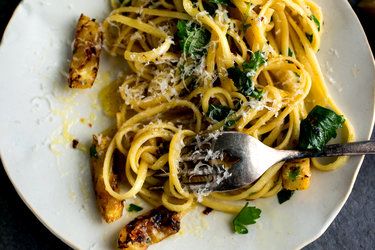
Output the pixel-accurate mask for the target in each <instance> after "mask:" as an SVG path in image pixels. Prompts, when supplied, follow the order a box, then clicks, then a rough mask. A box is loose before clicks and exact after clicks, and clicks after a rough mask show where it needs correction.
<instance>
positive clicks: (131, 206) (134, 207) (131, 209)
mask: <svg viewBox="0 0 375 250" xmlns="http://www.w3.org/2000/svg"><path fill="white" fill-rule="evenodd" d="M142 210H143V207H140V206H137V205H135V204H133V203H131V204H129V207H128V212H139V211H142Z"/></svg>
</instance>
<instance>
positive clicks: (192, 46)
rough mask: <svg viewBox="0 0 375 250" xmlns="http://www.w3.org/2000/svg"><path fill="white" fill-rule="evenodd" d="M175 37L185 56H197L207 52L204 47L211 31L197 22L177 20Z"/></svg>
mask: <svg viewBox="0 0 375 250" xmlns="http://www.w3.org/2000/svg"><path fill="white" fill-rule="evenodd" d="M177 37H178V39H179V41H180V47H181V49H182V52H183V53H184V54H185V55H186V56H190V57H192V58H198V57H201V56H203V55H204V54H205V53H206V52H207V50H206V48H205V47H206V45H207V44H208V43H209V42H210V38H211V33H210V32H209V31H208V30H206V29H205V28H203V27H202V26H200V25H199V24H196V23H193V22H188V21H184V20H179V21H178V22H177Z"/></svg>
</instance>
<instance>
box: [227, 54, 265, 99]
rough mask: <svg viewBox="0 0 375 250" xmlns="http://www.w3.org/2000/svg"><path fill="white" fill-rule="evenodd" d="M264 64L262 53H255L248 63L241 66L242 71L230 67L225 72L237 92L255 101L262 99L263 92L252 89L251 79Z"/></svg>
mask: <svg viewBox="0 0 375 250" xmlns="http://www.w3.org/2000/svg"><path fill="white" fill-rule="evenodd" d="M264 63H266V57H265V55H264V53H263V52H261V51H257V52H255V53H253V56H252V57H251V59H250V61H248V62H244V63H243V64H242V68H243V70H241V69H240V68H239V67H232V68H229V69H228V70H227V71H228V76H229V78H230V79H232V80H233V82H234V85H235V86H236V88H237V89H238V91H239V92H241V93H242V94H244V95H245V96H248V97H253V98H255V99H257V100H260V99H262V96H263V91H262V90H258V89H256V88H254V86H253V81H252V77H253V76H254V75H255V72H256V71H257V69H258V68H259V67H260V66H262V65H263V64H264Z"/></svg>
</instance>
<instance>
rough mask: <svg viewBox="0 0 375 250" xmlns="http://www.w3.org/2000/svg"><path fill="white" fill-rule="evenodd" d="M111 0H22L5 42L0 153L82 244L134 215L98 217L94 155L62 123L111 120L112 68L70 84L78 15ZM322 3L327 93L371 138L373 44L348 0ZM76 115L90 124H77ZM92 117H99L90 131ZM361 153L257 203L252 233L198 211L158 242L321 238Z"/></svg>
mask: <svg viewBox="0 0 375 250" xmlns="http://www.w3.org/2000/svg"><path fill="white" fill-rule="evenodd" d="M108 2H109V1H108V0H96V1H93V0H63V1H62V0H44V1H41V0H40V1H35V0H34V1H31V0H25V1H23V2H22V4H21V5H20V6H19V7H18V9H17V11H16V12H15V14H14V17H13V18H12V20H11V22H10V24H9V26H8V28H7V30H6V32H5V34H4V38H3V41H2V44H1V48H0V69H1V74H0V89H1V90H0V121H1V123H0V152H1V157H2V161H3V164H4V167H5V170H6V172H7V174H8V175H9V178H10V179H11V181H12V183H13V185H14V186H15V188H16V190H17V191H18V193H19V194H20V196H21V197H22V199H23V200H24V201H25V203H26V204H27V205H28V206H29V208H30V209H31V210H32V211H33V212H34V214H35V215H36V216H37V217H38V218H39V219H40V220H41V221H42V222H43V223H44V224H45V225H46V226H47V227H48V228H49V229H50V230H51V231H52V232H53V233H55V234H56V235H57V236H58V237H59V238H60V239H62V240H63V241H64V242H66V243H67V244H69V245H70V246H72V247H75V248H80V249H88V248H97V249H107V248H114V247H115V238H116V235H117V232H118V230H119V228H120V227H121V226H122V225H123V224H124V223H125V221H128V220H129V219H130V218H129V216H128V215H125V216H124V218H122V219H121V220H120V221H119V222H117V223H114V224H112V225H107V224H105V223H103V222H102V221H101V219H100V217H99V215H98V212H97V209H96V206H95V202H94V195H93V192H92V191H91V178H90V173H89V166H88V160H87V157H86V155H85V154H83V153H82V152H81V151H79V150H73V149H72V148H71V146H70V144H69V140H66V139H64V137H63V136H61V135H60V134H61V131H62V130H63V128H64V124H63V123H64V120H67V119H70V120H72V121H75V123H74V124H68V123H65V127H67V128H68V130H67V131H70V133H71V134H73V136H74V137H76V138H78V139H79V141H80V142H84V143H88V142H89V140H90V136H91V134H93V133H95V132H98V131H100V130H101V129H102V128H104V127H106V126H108V121H107V120H106V119H104V120H103V119H101V118H100V116H102V115H101V111H100V109H98V105H95V104H92V102H95V100H96V99H97V98H96V91H97V90H98V89H99V88H101V87H103V85H104V84H105V82H106V81H108V78H109V77H108V74H107V72H108V67H107V69H106V67H103V66H102V67H101V70H100V76H99V78H98V81H97V82H96V84H95V88H94V89H92V90H84V91H71V90H69V89H68V88H67V87H66V85H67V83H66V79H65V77H64V76H63V75H64V72H66V70H67V62H66V61H67V58H68V57H69V56H70V47H71V41H72V36H73V30H74V26H75V23H76V20H77V18H78V16H79V14H80V13H81V12H84V13H86V14H87V15H89V16H92V17H96V18H98V19H102V18H103V17H104V16H105V15H106V13H107V10H108ZM317 2H318V3H319V4H320V5H321V6H322V8H323V12H324V14H325V18H326V20H325V31H324V36H323V44H322V48H321V50H320V52H319V61H320V63H321V65H322V69H323V72H324V73H325V76H326V79H327V83H328V87H329V90H330V93H331V95H332V96H333V97H334V99H335V100H336V101H337V103H338V105H339V107H341V108H342V110H343V112H344V113H345V114H346V115H347V117H348V118H349V119H350V120H351V121H352V123H353V125H354V127H355V130H356V134H357V139H358V140H364V139H368V138H369V137H370V133H371V130H372V125H373V118H374V82H375V71H374V64H373V57H372V55H371V52H370V49H369V46H368V43H367V41H366V38H365V35H364V33H363V30H362V28H361V26H360V23H359V22H358V20H357V18H356V16H355V14H354V12H353V11H352V9H351V7H350V6H349V4H348V3H347V1H346V0H336V1H324V0H317ZM336 51H337V53H336ZM103 62H104V61H103ZM103 64H106V65H109V64H110V63H109V62H108V61H107V62H104V63H103ZM77 92H78V93H77ZM95 113H97V114H96V117H95V115H94V114H95ZM79 118H85V119H86V121H85V122H84V123H80V122H77V120H78V119H79ZM87 121H89V122H93V124H94V126H93V128H89V126H88V125H87ZM51 149H53V150H51ZM52 151H54V152H52ZM362 160H363V158H362V157H352V158H351V159H350V160H349V162H348V163H347V164H346V166H344V167H343V168H342V169H340V170H337V171H334V172H328V173H322V172H317V171H314V173H313V179H312V185H311V187H310V189H309V190H307V191H304V192H297V193H296V195H295V196H293V198H292V199H291V200H290V201H288V202H286V203H284V204H283V205H279V204H278V203H277V200H276V198H269V199H262V200H257V201H255V202H254V204H255V205H256V206H257V207H259V208H261V209H262V217H261V219H259V220H258V222H257V223H256V224H255V225H253V226H251V227H249V229H250V230H249V234H247V235H235V234H233V233H232V232H231V228H230V220H231V216H228V215H225V214H222V213H218V212H213V213H212V214H210V215H209V216H201V209H200V210H199V211H195V212H193V213H191V214H190V215H188V216H187V217H186V218H184V219H183V226H182V232H181V233H180V234H179V235H177V236H174V237H171V238H169V239H168V240H165V241H163V242H161V243H159V244H157V245H155V246H153V247H152V248H151V249H176V248H179V249H192V248H196V249H208V248H211V249H295V248H299V247H302V246H304V245H306V244H308V243H309V242H311V241H313V240H315V239H316V238H318V237H319V236H320V235H321V234H322V233H323V232H324V231H325V230H326V229H327V227H328V226H329V224H330V223H331V222H332V220H333V219H334V218H335V216H336V215H337V213H338V212H339V211H340V209H341V207H342V206H343V204H344V203H345V201H346V199H347V197H348V195H349V193H350V191H351V189H352V186H353V183H354V180H355V178H356V176H357V173H358V170H359V167H360V164H361V162H362ZM132 216H134V215H132Z"/></svg>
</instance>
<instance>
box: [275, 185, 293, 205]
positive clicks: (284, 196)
mask: <svg viewBox="0 0 375 250" xmlns="http://www.w3.org/2000/svg"><path fill="white" fill-rule="evenodd" d="M293 193H294V191H292V190H287V189H282V190H281V191H280V192H278V193H277V199H278V201H279V204H283V203H284V202H286V201H287V200H289V199H290V197H292V195H293Z"/></svg>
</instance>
